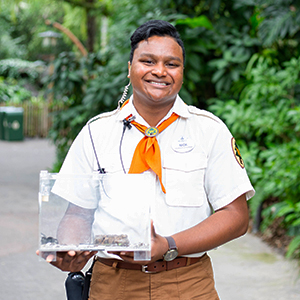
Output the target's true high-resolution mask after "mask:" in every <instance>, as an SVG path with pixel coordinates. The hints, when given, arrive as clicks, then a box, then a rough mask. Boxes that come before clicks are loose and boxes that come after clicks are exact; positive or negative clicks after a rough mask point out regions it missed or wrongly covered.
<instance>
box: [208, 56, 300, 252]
mask: <svg viewBox="0 0 300 300" xmlns="http://www.w3.org/2000/svg"><path fill="white" fill-rule="evenodd" d="M299 74H300V58H298V59H296V58H293V59H291V60H290V61H288V62H285V63H284V64H283V68H280V67H279V66H270V65H268V63H267V61H265V60H262V61H260V62H258V63H257V66H256V67H255V68H252V69H249V73H247V74H246V79H247V81H248V85H246V86H245V88H244V89H243V90H242V93H241V95H240V99H239V101H237V100H231V101H228V102H223V101H221V100H215V101H214V102H213V103H212V104H211V106H210V110H212V111H213V112H215V113H216V114H217V115H219V116H221V117H222V118H223V119H224V120H225V122H226V123H227V125H228V126H229V128H230V129H231V130H232V132H233V134H234V135H235V136H236V138H237V140H238V141H240V148H241V151H242V153H244V158H245V161H246V167H247V170H248V173H249V175H250V177H251V180H252V182H253V184H254V186H255V188H256V191H257V194H256V196H255V197H254V198H253V199H252V200H251V201H250V207H251V211H252V215H253V216H255V214H256V211H257V209H258V207H259V206H260V205H261V203H262V202H263V201H266V200H267V199H269V198H274V197H275V198H276V199H278V200H277V201H278V203H277V204H275V205H272V206H271V207H269V208H267V209H266V210H265V211H264V212H263V216H264V217H265V218H264V221H263V224H262V226H263V228H266V227H268V225H270V223H272V222H273V221H274V220H275V219H276V218H278V217H283V222H282V226H283V227H284V228H285V229H286V230H287V234H290V235H291V236H294V237H295V238H294V240H293V241H292V243H291V244H290V248H289V251H288V255H292V253H293V254H294V255H296V254H298V255H299V249H300V240H299V234H300V222H299V217H300V184H299V182H300V168H299V161H300V159H299V158H300V122H299V120H300V76H299ZM296 249H298V250H297V251H298V252H297V251H296Z"/></svg>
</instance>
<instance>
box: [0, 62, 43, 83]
mask: <svg viewBox="0 0 300 300" xmlns="http://www.w3.org/2000/svg"><path fill="white" fill-rule="evenodd" d="M38 68H41V69H42V71H43V68H44V65H43V63H42V62H40V63H38V62H36V63H33V62H29V61H26V60H21V59H17V58H14V59H3V60H0V76H3V77H10V78H14V79H20V78H25V77H26V78H28V79H29V80H31V81H35V80H37V79H38V78H39V75H40V71H39V69H38Z"/></svg>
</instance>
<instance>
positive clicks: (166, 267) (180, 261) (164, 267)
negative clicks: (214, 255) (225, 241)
mask: <svg viewBox="0 0 300 300" xmlns="http://www.w3.org/2000/svg"><path fill="white" fill-rule="evenodd" d="M205 256H206V254H204V255H203V256H201V257H178V258H175V259H174V260H172V261H164V260H158V261H156V262H153V263H150V264H148V265H139V264H132V263H128V262H124V261H122V260H117V259H108V258H102V257H97V260H98V261H99V262H101V263H102V264H104V265H107V266H110V267H113V268H119V269H128V270H139V271H142V272H143V273H158V272H162V271H170V270H173V269H177V268H181V267H185V266H189V265H193V264H195V263H197V262H199V261H200V260H201V259H202V258H204V257H205Z"/></svg>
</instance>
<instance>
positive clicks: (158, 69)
mask: <svg viewBox="0 0 300 300" xmlns="http://www.w3.org/2000/svg"><path fill="white" fill-rule="evenodd" d="M152 74H153V75H155V76H157V77H165V76H167V70H166V67H165V65H164V64H163V63H159V64H156V65H155V66H154V67H153V69H152Z"/></svg>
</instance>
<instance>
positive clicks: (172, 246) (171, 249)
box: [163, 236, 178, 261]
mask: <svg viewBox="0 0 300 300" xmlns="http://www.w3.org/2000/svg"><path fill="white" fill-rule="evenodd" d="M165 239H166V241H167V243H168V250H167V251H166V252H165V253H164V255H163V259H164V260H165V261H172V260H174V259H175V258H176V257H177V256H178V249H177V246H176V242H175V240H174V239H173V237H171V236H167V237H165Z"/></svg>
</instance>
